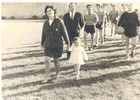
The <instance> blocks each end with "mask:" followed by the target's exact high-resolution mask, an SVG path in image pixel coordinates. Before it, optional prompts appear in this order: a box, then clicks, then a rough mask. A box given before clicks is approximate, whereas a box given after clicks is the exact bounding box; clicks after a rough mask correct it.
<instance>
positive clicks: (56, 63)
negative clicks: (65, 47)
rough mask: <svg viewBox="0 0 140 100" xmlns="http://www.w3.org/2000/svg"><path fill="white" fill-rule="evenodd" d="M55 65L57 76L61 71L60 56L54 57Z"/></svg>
mask: <svg viewBox="0 0 140 100" xmlns="http://www.w3.org/2000/svg"><path fill="white" fill-rule="evenodd" d="M54 65H55V69H56V78H58V77H59V71H60V61H59V58H54Z"/></svg>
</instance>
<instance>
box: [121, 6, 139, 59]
mask: <svg viewBox="0 0 140 100" xmlns="http://www.w3.org/2000/svg"><path fill="white" fill-rule="evenodd" d="M132 7H133V5H132V4H128V5H127V9H128V10H127V11H125V12H124V13H123V14H122V15H121V18H120V20H119V23H118V26H121V25H122V23H123V27H124V30H125V32H124V35H125V42H126V58H127V59H128V60H129V58H130V57H129V40H130V39H131V41H132V48H131V52H130V56H131V57H132V58H133V57H134V54H135V53H134V50H135V48H136V40H137V39H136V37H137V34H138V29H139V27H138V26H140V23H139V20H138V14H137V13H136V12H135V11H133V8H132Z"/></svg>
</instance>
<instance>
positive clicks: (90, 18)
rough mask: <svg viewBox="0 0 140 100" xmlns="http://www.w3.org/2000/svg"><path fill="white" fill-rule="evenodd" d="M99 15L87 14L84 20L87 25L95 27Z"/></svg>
mask: <svg viewBox="0 0 140 100" xmlns="http://www.w3.org/2000/svg"><path fill="white" fill-rule="evenodd" d="M97 19H98V18H97V15H96V13H91V14H89V13H86V14H85V15H84V20H85V24H86V25H94V23H97Z"/></svg>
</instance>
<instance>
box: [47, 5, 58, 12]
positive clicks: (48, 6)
mask: <svg viewBox="0 0 140 100" xmlns="http://www.w3.org/2000/svg"><path fill="white" fill-rule="evenodd" d="M48 8H51V9H52V10H53V11H54V14H56V9H54V7H53V6H50V5H47V6H46V7H45V14H47V9H48Z"/></svg>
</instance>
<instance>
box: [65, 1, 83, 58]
mask: <svg viewBox="0 0 140 100" xmlns="http://www.w3.org/2000/svg"><path fill="white" fill-rule="evenodd" d="M63 20H64V24H65V26H66V29H67V31H68V36H69V39H70V45H72V40H73V39H74V37H79V36H80V31H81V29H82V27H83V26H84V19H83V16H82V14H81V13H79V12H76V4H75V3H70V4H69V12H68V13H66V14H65V15H64V17H63ZM69 57H70V52H67V59H69Z"/></svg>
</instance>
